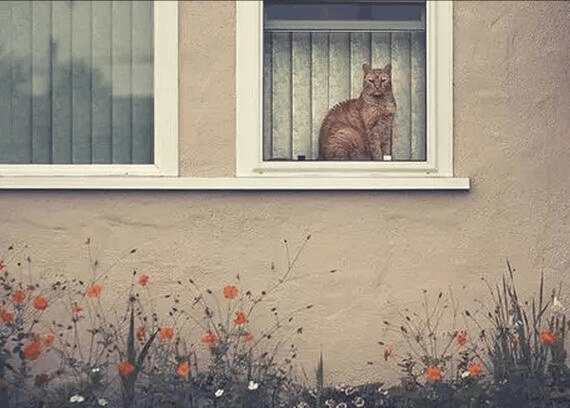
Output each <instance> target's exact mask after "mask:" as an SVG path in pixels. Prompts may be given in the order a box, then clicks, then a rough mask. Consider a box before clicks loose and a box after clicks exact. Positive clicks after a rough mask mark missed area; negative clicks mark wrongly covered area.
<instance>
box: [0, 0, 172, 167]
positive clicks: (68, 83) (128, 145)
mask: <svg viewBox="0 0 570 408" xmlns="http://www.w3.org/2000/svg"><path fill="white" fill-rule="evenodd" d="M177 44H178V30H177V4H176V2H175V1H157V2H153V1H76V0H67V1H55V0H54V1H47V0H46V1H1V2H0V123H2V124H3V126H2V127H0V175H2V176H13V175H26V176H85V175H87V176H90V175H93V176H94V175H100V176H101V175H105V176H112V175H117V176H119V175H121V176H122V175H138V176H141V175H147V176H152V175H177V171H178V154H177V145H178V134H177V133H178V129H177V120H178V118H177V112H178V109H177V107H178V97H177V95H178V83H177V53H178V47H177Z"/></svg>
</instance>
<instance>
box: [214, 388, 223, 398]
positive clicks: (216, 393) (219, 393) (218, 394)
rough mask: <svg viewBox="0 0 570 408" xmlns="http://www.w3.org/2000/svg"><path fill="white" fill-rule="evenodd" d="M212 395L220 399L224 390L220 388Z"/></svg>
mask: <svg viewBox="0 0 570 408" xmlns="http://www.w3.org/2000/svg"><path fill="white" fill-rule="evenodd" d="M214 395H215V396H216V397H217V398H220V397H221V396H222V395H224V390H222V389H221V388H220V389H219V390H218V391H216V392H215V393H214Z"/></svg>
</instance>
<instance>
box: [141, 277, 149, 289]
mask: <svg viewBox="0 0 570 408" xmlns="http://www.w3.org/2000/svg"><path fill="white" fill-rule="evenodd" d="M147 283H148V276H146V275H141V276H139V285H141V286H142V287H143V288H144V287H145V286H146V284H147Z"/></svg>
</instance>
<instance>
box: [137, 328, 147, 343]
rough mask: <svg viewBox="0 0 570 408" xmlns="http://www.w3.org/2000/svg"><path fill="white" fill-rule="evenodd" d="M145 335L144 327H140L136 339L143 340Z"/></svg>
mask: <svg viewBox="0 0 570 408" xmlns="http://www.w3.org/2000/svg"><path fill="white" fill-rule="evenodd" d="M145 335H146V329H145V328H144V326H141V327H139V328H138V329H137V339H139V340H141V341H142V340H144V336H145Z"/></svg>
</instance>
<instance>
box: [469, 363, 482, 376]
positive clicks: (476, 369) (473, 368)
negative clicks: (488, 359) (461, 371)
mask: <svg viewBox="0 0 570 408" xmlns="http://www.w3.org/2000/svg"><path fill="white" fill-rule="evenodd" d="M467 371H469V375H470V376H472V377H476V376H478V375H479V374H481V373H482V372H483V368H482V367H481V364H479V363H470V364H469V366H468V367H467Z"/></svg>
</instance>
